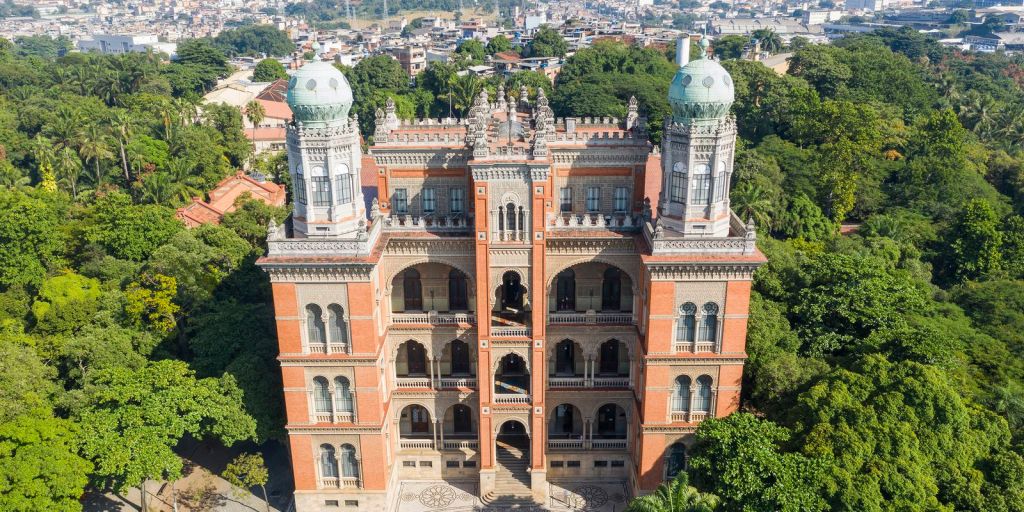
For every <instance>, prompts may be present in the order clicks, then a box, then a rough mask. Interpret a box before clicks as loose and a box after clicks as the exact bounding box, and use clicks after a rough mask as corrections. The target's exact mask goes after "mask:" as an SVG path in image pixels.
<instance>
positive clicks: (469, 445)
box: [442, 439, 480, 450]
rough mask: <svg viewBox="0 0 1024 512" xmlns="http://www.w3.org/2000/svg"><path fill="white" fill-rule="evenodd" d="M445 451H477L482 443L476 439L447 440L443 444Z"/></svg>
mask: <svg viewBox="0 0 1024 512" xmlns="http://www.w3.org/2000/svg"><path fill="white" fill-rule="evenodd" d="M442 445H443V447H444V449H445V450H476V449H477V448H479V447H480V441H478V440H476V439H445V440H444V443H442Z"/></svg>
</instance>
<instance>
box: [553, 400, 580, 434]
mask: <svg viewBox="0 0 1024 512" xmlns="http://www.w3.org/2000/svg"><path fill="white" fill-rule="evenodd" d="M575 411H576V408H575V407H573V406H572V405H569V404H561V405H559V406H558V407H555V416H554V418H552V422H551V426H552V428H551V434H554V435H555V436H564V437H569V436H571V435H572V434H573V433H575V432H576V428H575V421H576V418H575V416H576V415H575Z"/></svg>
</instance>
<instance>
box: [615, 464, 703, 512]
mask: <svg viewBox="0 0 1024 512" xmlns="http://www.w3.org/2000/svg"><path fill="white" fill-rule="evenodd" d="M718 503H719V499H718V496H715V495H714V494H710V493H703V492H700V491H698V490H697V489H696V488H694V487H690V485H689V480H688V479H687V478H686V473H679V474H678V475H676V477H675V478H674V479H672V481H670V482H667V483H664V484H661V485H659V486H658V489H657V490H655V491H654V492H653V493H652V494H648V495H647V496H641V497H639V498H636V499H634V500H633V501H631V502H629V505H626V510H625V512H712V511H714V510H715V509H716V508H718Z"/></svg>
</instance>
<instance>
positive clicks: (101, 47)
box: [77, 34, 174, 55]
mask: <svg viewBox="0 0 1024 512" xmlns="http://www.w3.org/2000/svg"><path fill="white" fill-rule="evenodd" d="M77 46H78V51H80V52H91V51H98V52H100V53H104V54H107V55H120V54H124V53H132V52H139V53H142V52H145V51H146V50H149V49H153V50H155V51H164V52H166V51H167V47H168V45H166V44H161V43H160V40H159V39H158V38H157V36H155V35H131V36H119V35H110V34H95V35H93V36H92V39H81V40H79V41H78V45H77ZM170 46H174V45H170ZM172 53H173V50H172Z"/></svg>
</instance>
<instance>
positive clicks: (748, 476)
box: [690, 413, 828, 511]
mask: <svg viewBox="0 0 1024 512" xmlns="http://www.w3.org/2000/svg"><path fill="white" fill-rule="evenodd" d="M696 437H697V444H696V445H695V446H694V449H693V452H692V453H693V455H692V456H691V457H690V473H691V474H692V475H693V478H694V482H695V483H696V484H697V486H698V488H704V489H706V490H707V491H709V492H711V493H713V494H715V495H717V496H718V497H720V498H721V500H722V507H721V508H722V509H723V510H730V511H731V510H737V511H748V510H749V511H755V510H778V511H815V510H828V508H827V507H826V503H825V501H824V500H823V499H822V498H821V497H820V492H821V489H822V486H821V481H820V478H821V476H822V473H823V471H822V470H823V467H822V465H821V464H820V462H818V461H816V460H814V459H809V458H807V457H805V456H803V455H801V454H798V453H784V452H782V451H781V450H780V448H779V446H780V444H781V443H784V442H786V441H787V440H788V439H789V437H790V434H789V432H788V431H787V430H786V429H785V428H783V427H780V426H778V425H775V424H774V423H772V422H770V421H765V420H759V419H757V418H755V417H754V416H752V415H750V414H746V413H737V414H733V415H731V416H729V417H727V418H724V419H709V420H706V421H704V422H703V423H702V424H701V426H700V428H699V429H698V430H697V434H696Z"/></svg>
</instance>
